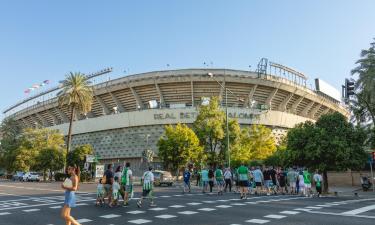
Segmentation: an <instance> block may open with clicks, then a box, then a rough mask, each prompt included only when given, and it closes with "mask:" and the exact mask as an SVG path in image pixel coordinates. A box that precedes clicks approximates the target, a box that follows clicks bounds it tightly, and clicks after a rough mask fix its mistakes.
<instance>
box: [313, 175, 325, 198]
mask: <svg viewBox="0 0 375 225" xmlns="http://www.w3.org/2000/svg"><path fill="white" fill-rule="evenodd" d="M313 179H314V183H315V188H316V192H317V193H318V197H320V195H321V194H322V185H323V177H322V175H320V174H319V171H318V170H316V171H315V174H314V176H313Z"/></svg>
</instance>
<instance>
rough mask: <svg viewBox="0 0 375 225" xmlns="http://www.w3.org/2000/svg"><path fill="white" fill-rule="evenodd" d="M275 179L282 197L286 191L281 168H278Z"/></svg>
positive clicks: (284, 178)
mask: <svg viewBox="0 0 375 225" xmlns="http://www.w3.org/2000/svg"><path fill="white" fill-rule="evenodd" d="M277 179H278V182H279V186H280V192H281V194H283V195H284V194H285V191H286V174H285V171H284V170H283V169H282V168H280V170H279V173H278V176H277Z"/></svg>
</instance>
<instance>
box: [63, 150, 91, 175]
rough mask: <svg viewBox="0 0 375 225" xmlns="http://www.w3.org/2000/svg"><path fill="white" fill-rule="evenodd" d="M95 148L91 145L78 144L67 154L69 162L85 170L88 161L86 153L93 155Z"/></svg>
mask: <svg viewBox="0 0 375 225" xmlns="http://www.w3.org/2000/svg"><path fill="white" fill-rule="evenodd" d="M93 152H94V149H93V147H92V146H91V145H89V144H87V145H80V146H77V147H76V148H75V149H74V150H73V151H70V152H69V153H68V156H67V163H68V164H71V165H77V166H79V168H80V169H81V171H83V167H84V166H85V162H86V155H92V154H93Z"/></svg>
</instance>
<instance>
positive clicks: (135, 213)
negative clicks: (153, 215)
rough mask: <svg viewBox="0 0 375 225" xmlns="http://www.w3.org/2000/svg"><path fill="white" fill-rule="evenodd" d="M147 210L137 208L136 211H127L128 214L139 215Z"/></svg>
mask: <svg viewBox="0 0 375 225" xmlns="http://www.w3.org/2000/svg"><path fill="white" fill-rule="evenodd" d="M145 212H146V211H139V210H135V211H129V212H126V213H128V214H133V215H137V214H142V213H145Z"/></svg>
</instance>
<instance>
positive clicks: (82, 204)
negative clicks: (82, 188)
mask: <svg viewBox="0 0 375 225" xmlns="http://www.w3.org/2000/svg"><path fill="white" fill-rule="evenodd" d="M85 205H88V204H87V203H78V204H76V206H85Z"/></svg>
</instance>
